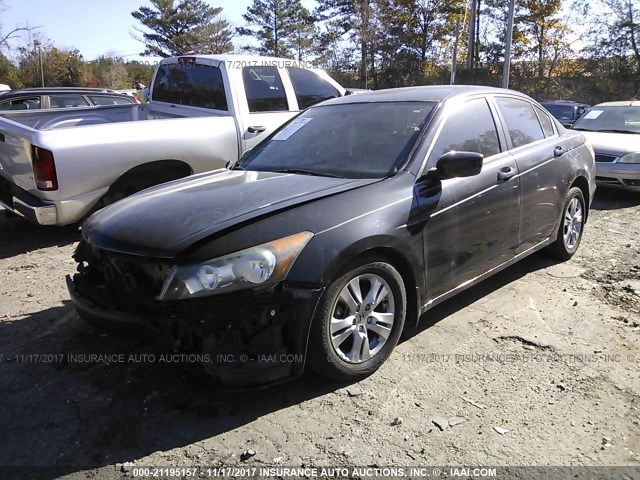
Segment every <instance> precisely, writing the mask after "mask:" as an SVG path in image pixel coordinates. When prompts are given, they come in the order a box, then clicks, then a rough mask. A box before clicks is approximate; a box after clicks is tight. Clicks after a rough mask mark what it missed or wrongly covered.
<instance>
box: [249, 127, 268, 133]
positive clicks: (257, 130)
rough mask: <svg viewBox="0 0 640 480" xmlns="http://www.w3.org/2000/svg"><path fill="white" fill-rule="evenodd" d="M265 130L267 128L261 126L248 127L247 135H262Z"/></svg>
mask: <svg viewBox="0 0 640 480" xmlns="http://www.w3.org/2000/svg"><path fill="white" fill-rule="evenodd" d="M266 129H267V127H265V126H263V125H253V126H251V127H249V129H248V130H249V133H262V132H264V131H265V130H266Z"/></svg>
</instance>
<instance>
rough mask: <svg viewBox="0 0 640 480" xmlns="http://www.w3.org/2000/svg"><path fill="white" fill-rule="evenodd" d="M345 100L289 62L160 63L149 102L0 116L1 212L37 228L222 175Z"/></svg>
mask: <svg viewBox="0 0 640 480" xmlns="http://www.w3.org/2000/svg"><path fill="white" fill-rule="evenodd" d="M345 93H346V91H345V89H344V88H342V87H341V86H340V85H339V84H338V83H336V82H335V81H334V80H333V79H331V78H330V77H329V76H328V75H326V74H325V73H324V72H322V71H318V70H314V69H307V68H303V66H302V65H300V64H299V63H298V62H295V61H292V60H285V59H279V58H270V57H256V56H240V55H197V56H189V57H172V58H167V59H164V60H162V62H160V64H159V65H158V67H157V68H156V71H155V73H154V78H153V81H152V83H151V88H150V101H149V103H147V104H143V105H135V104H134V105H118V106H100V107H84V108H72V106H70V107H71V108H62V109H56V110H49V111H37V110H16V111H2V112H0V206H2V207H4V208H5V209H7V210H9V211H10V212H13V213H16V214H18V215H21V216H24V217H27V218H29V219H31V220H33V221H34V222H37V223H39V224H41V225H66V224H69V223H74V222H77V221H78V220H81V219H82V218H83V217H85V216H86V215H87V214H88V213H90V212H92V211H94V210H96V209H97V208H100V207H102V206H105V205H108V204H109V203H112V202H114V201H116V200H119V199H120V198H123V197H125V196H127V195H130V194H132V193H135V192H137V191H140V190H142V189H144V188H147V187H150V186H152V185H157V184H159V183H163V182H166V181H169V180H174V179H177V178H181V177H185V176H187V175H191V174H193V173H198V172H204V171H208V170H214V169H218V168H222V167H224V166H225V165H226V164H227V163H228V162H233V161H235V160H237V159H238V158H239V157H240V156H242V155H243V154H244V152H246V151H247V150H249V149H251V148H253V146H255V145H256V144H257V143H258V142H260V141H261V140H263V139H264V138H266V137H267V136H268V135H269V134H270V133H271V132H273V130H275V129H276V128H277V127H279V126H280V125H282V124H283V123H285V122H286V121H287V120H289V119H290V118H292V117H293V116H294V115H295V114H296V113H297V112H299V111H300V110H303V109H305V108H307V107H309V106H310V105H313V104H315V103H317V102H320V101H322V100H325V99H328V98H333V97H338V96H342V95H345ZM24 103H28V102H22V104H24ZM3 117H4V118H3Z"/></svg>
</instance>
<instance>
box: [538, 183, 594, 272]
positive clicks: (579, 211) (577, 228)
mask: <svg viewBox="0 0 640 480" xmlns="http://www.w3.org/2000/svg"><path fill="white" fill-rule="evenodd" d="M586 214H587V207H586V202H585V201H584V195H583V194H582V190H580V189H579V188H578V187H573V188H572V189H571V190H569V193H567V197H566V199H565V202H564V207H563V209H562V219H561V220H560V228H559V229H558V237H557V238H556V240H555V242H553V243H552V244H551V245H549V246H548V247H547V248H546V251H547V252H548V253H549V255H551V256H552V257H553V258H556V259H558V260H561V261H565V260H569V259H570V258H571V257H573V255H574V254H575V253H576V252H577V251H578V247H579V246H580V240H582V234H583V232H584V219H585V217H586Z"/></svg>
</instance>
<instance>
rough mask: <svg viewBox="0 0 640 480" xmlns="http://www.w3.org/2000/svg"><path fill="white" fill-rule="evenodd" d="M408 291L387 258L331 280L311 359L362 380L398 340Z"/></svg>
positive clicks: (324, 370) (339, 375)
mask: <svg viewBox="0 0 640 480" xmlns="http://www.w3.org/2000/svg"><path fill="white" fill-rule="evenodd" d="M406 304H407V296H406V292H405V288H404V283H403V280H402V277H401V275H400V274H399V273H398V271H397V270H396V269H395V268H394V267H393V266H391V265H390V264H388V263H386V262H380V261H373V262H367V263H364V262H363V263H362V264H361V265H360V266H357V267H355V268H353V269H351V270H350V271H349V272H348V273H346V274H344V275H342V276H340V277H339V278H338V279H336V280H335V281H334V282H332V283H331V285H329V287H328V288H327V291H326V292H325V294H324V296H323V298H322V300H321V303H320V306H319V309H318V313H317V315H316V318H315V319H314V322H313V326H312V330H311V336H310V338H309V364H310V367H311V368H312V369H313V370H314V371H315V372H317V373H319V374H321V375H323V376H326V377H329V378H333V379H336V380H349V381H354V380H359V379H361V378H364V377H366V376H368V375H370V374H372V373H373V372H375V371H376V370H377V369H378V368H379V367H380V365H382V364H383V363H384V361H385V360H386V358H387V357H388V356H389V354H390V353H391V351H392V350H393V349H394V347H395V346H396V344H397V343H398V339H399V338H400V335H401V333H402V328H403V326H404V320H405V313H406Z"/></svg>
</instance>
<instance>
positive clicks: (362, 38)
mask: <svg viewBox="0 0 640 480" xmlns="http://www.w3.org/2000/svg"><path fill="white" fill-rule="evenodd" d="M317 3H318V7H317V9H316V16H317V17H318V18H319V19H322V20H332V21H333V23H334V25H335V26H336V27H338V28H339V29H340V31H341V33H342V34H343V35H348V36H349V37H350V38H351V40H352V41H353V42H354V43H355V44H356V45H358V48H359V50H360V68H359V71H360V81H361V83H362V85H363V86H368V82H367V80H368V73H367V66H368V65H369V66H370V69H371V71H370V72H369V73H371V75H372V76H373V77H374V83H375V81H376V76H375V73H376V72H375V56H376V53H377V41H378V40H379V39H380V35H379V34H380V31H379V30H378V28H379V27H380V23H379V21H378V20H379V12H380V11H381V9H382V8H383V7H384V3H385V0H318V2H317Z"/></svg>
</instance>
